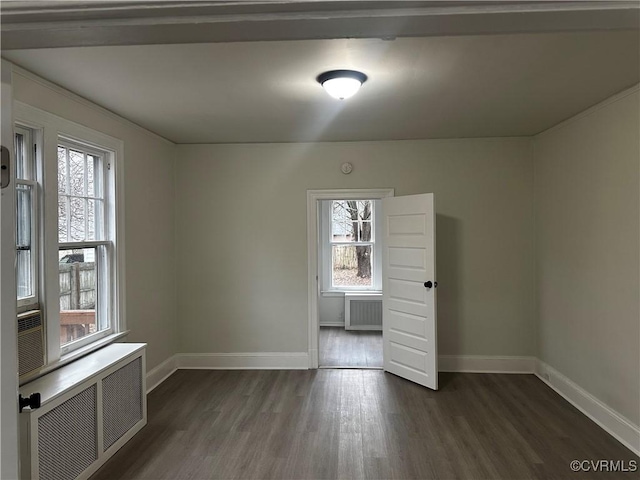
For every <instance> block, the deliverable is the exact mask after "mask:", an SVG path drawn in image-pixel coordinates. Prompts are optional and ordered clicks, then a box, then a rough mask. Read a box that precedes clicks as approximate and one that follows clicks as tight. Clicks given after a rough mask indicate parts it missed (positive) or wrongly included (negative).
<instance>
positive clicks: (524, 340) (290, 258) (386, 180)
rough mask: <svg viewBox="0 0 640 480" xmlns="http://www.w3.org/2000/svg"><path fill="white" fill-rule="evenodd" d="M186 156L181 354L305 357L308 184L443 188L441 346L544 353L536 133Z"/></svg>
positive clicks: (193, 149) (216, 150)
mask: <svg viewBox="0 0 640 480" xmlns="http://www.w3.org/2000/svg"><path fill="white" fill-rule="evenodd" d="M176 158H179V159H180V160H179V168H178V169H177V170H176V178H177V183H176V194H177V197H176V212H179V213H178V214H177V215H176V235H177V250H178V258H179V261H178V305H179V312H180V314H179V319H178V323H179V330H180V338H181V344H180V351H181V352H185V353H209V352H213V353H222V352H306V351H307V321H308V320H307V247H306V191H307V189H322V188H383V187H392V188H395V191H396V195H405V194H413V193H422V192H434V193H435V196H436V210H437V220H436V230H437V268H438V282H439V286H438V313H439V317H438V333H439V346H440V353H442V354H452V355H455V354H467V355H532V354H533V353H534V329H533V325H534V317H533V312H534V292H533V278H534V274H533V264H534V262H533V241H532V240H533V238H532V237H533V228H532V227H533V221H532V215H533V196H532V191H533V183H532V178H533V175H532V162H531V160H532V158H531V142H530V139H522V138H512V139H478V140H425V141H395V142H350V143H321V144H248V145H247V144H245V145H181V146H178V147H177V157H176ZM347 160H348V161H350V162H352V163H353V165H354V171H353V173H351V174H350V175H343V174H342V173H341V172H340V164H341V163H343V162H344V161H347Z"/></svg>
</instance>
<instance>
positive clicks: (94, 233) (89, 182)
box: [58, 139, 112, 347]
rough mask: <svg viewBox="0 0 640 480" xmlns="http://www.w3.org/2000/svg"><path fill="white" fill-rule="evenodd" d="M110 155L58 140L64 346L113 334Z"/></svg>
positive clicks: (59, 227) (62, 332)
mask: <svg viewBox="0 0 640 480" xmlns="http://www.w3.org/2000/svg"><path fill="white" fill-rule="evenodd" d="M106 156H107V152H103V151H100V150H97V149H92V148H90V147H87V146H83V145H78V144H75V143H73V142H70V141H68V140H64V139H61V140H60V141H59V142H58V260H59V261H58V265H59V282H60V344H61V345H62V346H63V347H64V346H66V345H68V344H72V343H73V342H76V341H78V340H80V339H83V338H85V337H88V336H91V335H94V334H98V333H104V332H109V331H110V330H111V322H110V316H109V304H110V301H109V299H110V297H111V292H110V285H109V283H110V282H109V265H110V264H111V259H110V257H111V251H112V242H111V240H110V235H109V227H108V222H107V221H106V219H107V214H108V212H107V210H106V206H105V191H106V184H105V178H106V177H107V172H106V170H107V165H108V163H107V162H106V161H105V157H106Z"/></svg>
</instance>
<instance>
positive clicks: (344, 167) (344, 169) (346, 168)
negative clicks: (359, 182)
mask: <svg viewBox="0 0 640 480" xmlns="http://www.w3.org/2000/svg"><path fill="white" fill-rule="evenodd" d="M340 170H342V173H344V174H345V175H348V174H349V173H351V172H352V171H353V165H351V164H350V163H349V162H345V163H343V164H342V165H341V166H340Z"/></svg>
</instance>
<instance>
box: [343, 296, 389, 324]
mask: <svg viewBox="0 0 640 480" xmlns="http://www.w3.org/2000/svg"><path fill="white" fill-rule="evenodd" d="M344 328H345V330H382V294H381V293H345V294H344Z"/></svg>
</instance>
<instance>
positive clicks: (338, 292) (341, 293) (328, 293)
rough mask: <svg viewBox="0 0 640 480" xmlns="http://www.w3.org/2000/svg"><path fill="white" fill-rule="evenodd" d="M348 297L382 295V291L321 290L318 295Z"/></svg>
mask: <svg viewBox="0 0 640 480" xmlns="http://www.w3.org/2000/svg"><path fill="white" fill-rule="evenodd" d="M346 293H348V294H349V295H382V290H323V291H321V292H320V295H321V296H323V297H344V295H345V294H346Z"/></svg>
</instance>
